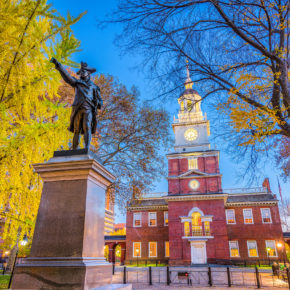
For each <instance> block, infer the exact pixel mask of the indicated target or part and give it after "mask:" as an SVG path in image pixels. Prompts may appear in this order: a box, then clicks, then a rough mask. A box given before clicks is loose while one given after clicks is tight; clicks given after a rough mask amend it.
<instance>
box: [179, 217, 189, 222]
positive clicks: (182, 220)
mask: <svg viewBox="0 0 290 290" xmlns="http://www.w3.org/2000/svg"><path fill="white" fill-rule="evenodd" d="M179 218H180V219H181V223H185V222H189V223H191V220H192V218H191V217H188V216H180V217H179Z"/></svg>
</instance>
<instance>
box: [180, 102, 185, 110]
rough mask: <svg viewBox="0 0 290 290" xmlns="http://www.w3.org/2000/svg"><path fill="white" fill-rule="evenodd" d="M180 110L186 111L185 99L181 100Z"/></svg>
mask: <svg viewBox="0 0 290 290" xmlns="http://www.w3.org/2000/svg"><path fill="white" fill-rule="evenodd" d="M180 111H181V112H184V101H182V102H180Z"/></svg>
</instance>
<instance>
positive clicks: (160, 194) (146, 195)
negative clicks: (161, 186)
mask: <svg viewBox="0 0 290 290" xmlns="http://www.w3.org/2000/svg"><path fill="white" fill-rule="evenodd" d="M167 195H168V192H145V193H142V197H143V198H149V197H151V198H152V197H163V196H167Z"/></svg>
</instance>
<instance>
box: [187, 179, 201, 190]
mask: <svg viewBox="0 0 290 290" xmlns="http://www.w3.org/2000/svg"><path fill="white" fill-rule="evenodd" d="M189 187H190V188H191V189H192V190H197V189H198V188H199V182H198V181H197V180H196V179H192V180H190V181H189Z"/></svg>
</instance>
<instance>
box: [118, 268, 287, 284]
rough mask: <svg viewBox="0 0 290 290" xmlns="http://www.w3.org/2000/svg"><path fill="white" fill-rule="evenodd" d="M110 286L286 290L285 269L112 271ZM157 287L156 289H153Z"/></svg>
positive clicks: (144, 269)
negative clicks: (279, 271)
mask: <svg viewBox="0 0 290 290" xmlns="http://www.w3.org/2000/svg"><path fill="white" fill-rule="evenodd" d="M116 268H117V269H116V270H115V275H114V276H113V283H124V284H126V283H132V284H136V283H141V284H144V285H145V286H146V285H150V286H151V285H157V284H163V285H174V286H178V285H189V286H203V287H208V286H209V287H212V286H221V287H232V286H233V287H235V286H243V287H257V288H261V287H265V288H266V287H271V288H273V287H275V288H280V287H281V288H282V287H283V288H285V287H287V288H288V287H290V274H289V269H287V270H285V271H284V272H283V274H281V275H274V274H273V273H272V271H269V270H261V269H258V268H257V267H256V268H253V269H251V268H245V269H241V268H232V267H196V268H190V267H169V266H167V267H160V268H154V267H143V268H130V267H126V266H125V267H116ZM157 287H158V286H157Z"/></svg>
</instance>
